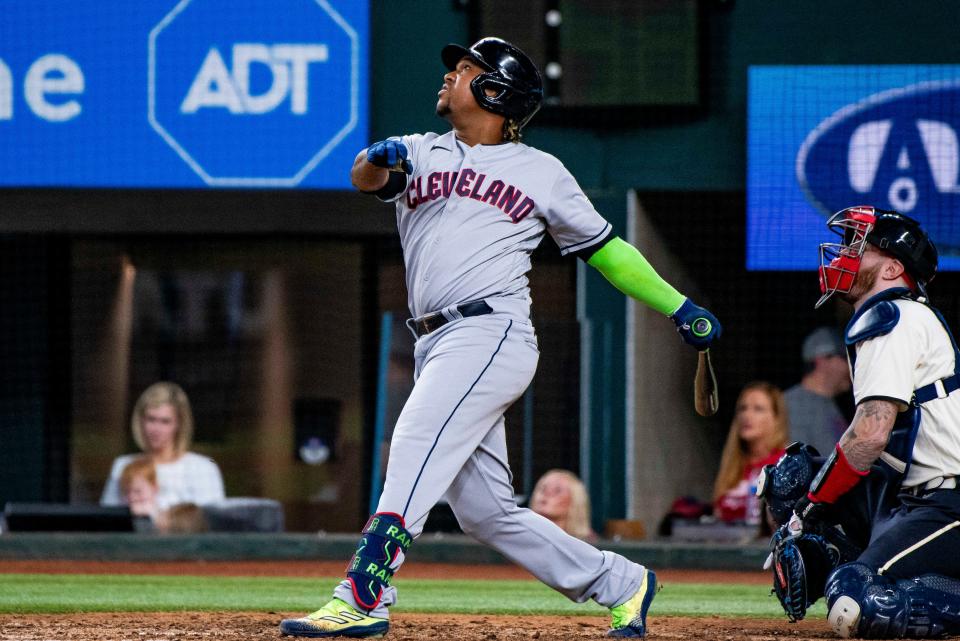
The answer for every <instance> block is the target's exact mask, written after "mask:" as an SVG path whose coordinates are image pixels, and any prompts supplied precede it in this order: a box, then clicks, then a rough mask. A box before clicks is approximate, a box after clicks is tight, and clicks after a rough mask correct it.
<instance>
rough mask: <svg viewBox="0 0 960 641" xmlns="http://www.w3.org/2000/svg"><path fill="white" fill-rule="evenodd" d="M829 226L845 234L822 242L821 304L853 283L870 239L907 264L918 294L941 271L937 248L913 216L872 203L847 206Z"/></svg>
mask: <svg viewBox="0 0 960 641" xmlns="http://www.w3.org/2000/svg"><path fill="white" fill-rule="evenodd" d="M827 228H828V229H830V231H832V232H834V233H835V234H837V235H839V236H840V237H841V238H842V242H839V243H821V244H820V270H819V272H820V293H821V294H822V296H820V300H818V301H817V304H816V305H814V307H820V306H821V305H823V304H824V303H825V302H826V301H827V299H829V298H830V297H831V296H833V295H834V294H835V293H837V292H840V293H841V294H845V293H847V292H849V291H850V289H851V288H852V287H853V283H854V280H856V277H857V273H858V272H859V271H860V262H861V260H862V259H863V253H864V251H866V248H867V243H870V244H871V245H873V246H874V247H876V248H877V249H879V250H881V251H884V252H887V253H888V254H890V255H891V256H893V257H894V258H896V259H897V260H899V261H900V262H901V263H903V266H904V270H905V272H904V278H905V280H906V281H907V285H909V287H910V289H912V290H913V291H914V292H915V293H916V294H917V295H918V296H921V297H926V295H927V291H926V286H927V283H929V282H930V281H931V280H933V277H934V275H936V273H937V248H936V247H935V246H934V245H933V242H932V241H931V240H930V238H929V237H928V236H927V234H926V232H924V231H923V229H921V228H920V223H918V222H917V221H916V220H914V219H913V218H910V217H909V216H905V215H903V214H901V213H899V212H895V211H885V210H883V209H876V208H874V207H871V206H869V205H860V206H857V207H847V208H846V209H843V210H841V211H839V212H837V213H836V214H834V215H833V216H831V217H830V219H829V220H828V221H827Z"/></svg>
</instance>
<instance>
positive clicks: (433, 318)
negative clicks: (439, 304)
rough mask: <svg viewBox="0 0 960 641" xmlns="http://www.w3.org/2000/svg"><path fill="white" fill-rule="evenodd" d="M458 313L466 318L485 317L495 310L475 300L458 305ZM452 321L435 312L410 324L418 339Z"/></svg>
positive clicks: (483, 302)
mask: <svg viewBox="0 0 960 641" xmlns="http://www.w3.org/2000/svg"><path fill="white" fill-rule="evenodd" d="M457 311H458V312H460V315H461V316H463V317H464V318H469V317H470V316H483V315H484V314H490V313H492V312H493V309H492V308H491V307H490V306H489V305H487V301H485V300H473V301H470V302H469V303H462V304H460V305H457ZM450 320H451V319H449V318H447V317H446V316H444V315H443V313H442V312H434V313H432V314H426V315H424V316H421V317H420V318H411V319H410V324H411V325H412V326H413V330H414V331H415V332H416V333H417V338H419V337H421V336H426V335H427V334H429V333H430V332H435V331H437V330H438V329H440V328H441V327H443V326H444V325H446V324H447V323H449V322H450Z"/></svg>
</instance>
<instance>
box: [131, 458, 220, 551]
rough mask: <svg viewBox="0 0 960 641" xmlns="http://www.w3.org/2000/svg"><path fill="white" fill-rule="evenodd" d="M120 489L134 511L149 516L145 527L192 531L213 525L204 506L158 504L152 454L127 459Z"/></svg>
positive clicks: (170, 531) (205, 529) (201, 530)
mask: <svg viewBox="0 0 960 641" xmlns="http://www.w3.org/2000/svg"><path fill="white" fill-rule="evenodd" d="M120 491H121V492H123V499H124V503H126V505H128V506H129V507H130V513H131V514H133V515H134V516H140V517H146V518H148V519H149V523H148V524H147V525H146V530H145V531H151V530H156V531H157V532H162V533H165V534H167V533H169V534H192V533H196V532H206V531H208V530H209V529H210V528H209V526H208V525H207V519H206V515H205V514H204V513H203V510H202V509H201V508H200V507H199V506H198V505H196V504H194V503H178V504H176V505H172V506H170V507H169V508H167V509H166V510H161V509H159V508H158V507H157V493H158V487H157V468H156V466H155V465H154V464H153V460H151V459H150V457H149V456H138V457H136V458H134V459H133V460H132V461H130V462H129V463H127V465H126V467H124V468H123V472H121V473H120ZM141 531H144V530H141Z"/></svg>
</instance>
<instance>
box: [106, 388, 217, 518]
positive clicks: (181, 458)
mask: <svg viewBox="0 0 960 641" xmlns="http://www.w3.org/2000/svg"><path fill="white" fill-rule="evenodd" d="M130 428H131V431H132V432H133V440H134V441H136V443H137V445H138V446H139V447H140V449H141V450H143V452H144V453H145V454H146V455H147V456H149V457H150V458H151V459H152V460H153V463H154V465H155V466H156V470H157V486H158V490H159V491H158V493H157V499H156V501H157V508H158V509H160V510H165V509H167V508H169V507H170V506H172V505H177V504H179V503H194V504H196V505H204V504H205V503H212V502H214V501H219V500H221V499H223V498H224V492H223V477H222V476H221V475H220V468H218V467H217V464H216V463H214V462H213V460H211V459H209V458H207V457H206V456H201V455H199V454H194V453H193V452H188V451H187V449H188V448H189V447H190V444H191V442H192V440H193V412H192V411H191V410H190V400H189V399H188V398H187V395H186V393H185V392H184V391H183V389H181V388H180V386H179V385H177V384H175V383H166V382H160V383H154V384H153V385H151V386H150V387H148V388H147V389H146V390H144V392H143V393H142V394H141V395H140V398H139V399H137V404H136V405H135V406H134V408H133V417H132V418H131V420H130ZM138 456H139V454H124V455H123V456H120V457H117V458H116V459H115V460H114V461H113V467H112V468H111V469H110V478H109V479H108V480H107V485H106V487H104V489H103V496H101V497H100V505H124V504H125V499H124V496H123V494H122V493H121V492H120V476H121V474H122V473H123V468H124V467H126V466H127V463H129V462H130V461H132V460H133V459H135V458H137V457H138Z"/></svg>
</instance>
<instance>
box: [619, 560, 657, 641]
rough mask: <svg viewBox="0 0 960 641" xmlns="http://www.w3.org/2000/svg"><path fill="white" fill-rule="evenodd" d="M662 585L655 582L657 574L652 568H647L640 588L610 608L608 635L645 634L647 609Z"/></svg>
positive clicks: (627, 635)
mask: <svg viewBox="0 0 960 641" xmlns="http://www.w3.org/2000/svg"><path fill="white" fill-rule="evenodd" d="M661 587H662V586H661V585H660V584H659V583H657V575H656V573H655V572H654V571H653V570H647V573H646V575H644V577H643V581H642V582H641V583H640V588H639V589H638V590H637V591H636V593H635V594H634V595H633V596H632V597H630V598H629V599H627V600H626V601H624V602H623V603H621V604H620V605H617V606H614V607H612V608H610V616H611V617H612V619H613V622H612V624H611V625H610V630H608V631H607V636H608V637H639V638H643V637H644V636H646V634H647V610H649V609H650V604H651V603H653V597H654V596H656V594H657V592H659V591H660V588H661Z"/></svg>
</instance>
